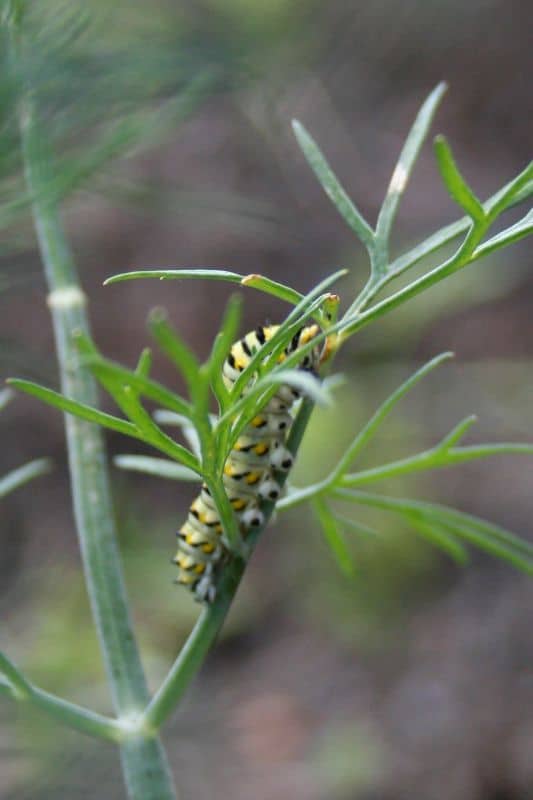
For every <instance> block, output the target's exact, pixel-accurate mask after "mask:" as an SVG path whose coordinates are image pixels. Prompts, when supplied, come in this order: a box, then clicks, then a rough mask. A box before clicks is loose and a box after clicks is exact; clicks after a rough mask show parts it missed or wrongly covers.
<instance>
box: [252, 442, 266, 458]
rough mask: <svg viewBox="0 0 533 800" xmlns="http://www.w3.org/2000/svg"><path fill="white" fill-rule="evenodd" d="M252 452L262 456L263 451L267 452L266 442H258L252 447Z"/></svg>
mask: <svg viewBox="0 0 533 800" xmlns="http://www.w3.org/2000/svg"><path fill="white" fill-rule="evenodd" d="M254 453H255V454H256V455H257V456H264V455H265V453H268V444H266V442H259V443H258V444H256V446H255V447H254Z"/></svg>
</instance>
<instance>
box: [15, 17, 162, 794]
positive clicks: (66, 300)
mask: <svg viewBox="0 0 533 800" xmlns="http://www.w3.org/2000/svg"><path fill="white" fill-rule="evenodd" d="M11 33H12V37H11V45H12V51H11V59H12V64H16V60H17V54H18V48H19V47H20V40H19V39H18V34H17V32H16V31H12V32H11ZM30 92H31V87H30V88H27V89H26V91H25V94H24V95H23V96H22V98H21V100H20V107H19V120H20V134H21V142H22V151H23V158H24V167H25V174H26V180H27V184H28V189H29V191H30V194H31V196H32V198H33V203H32V212H33V217H34V222H35V228H36V232H37V239H38V243H39V249H40V253H41V257H42V261H43V265H44V271H45V276H46V280H47V284H48V288H49V292H50V294H49V298H48V302H49V306H50V309H51V313H52V318H53V323H54V331H55V339H56V348H57V354H58V359H59V366H60V373H61V385H62V390H63V392H64V393H65V394H66V395H67V396H68V397H70V398H72V399H74V400H79V401H83V402H85V403H88V404H90V405H92V406H95V405H96V404H97V391H96V385H95V382H94V380H93V378H92V376H91V374H90V372H89V370H88V369H87V368H86V367H85V366H84V365H83V364H82V363H81V360H80V357H79V353H78V350H77V348H76V346H75V344H74V342H73V334H74V332H75V331H76V330H81V331H83V332H88V327H89V326H88V320H87V315H86V312H85V297H84V294H83V292H82V290H81V288H80V286H79V281H78V277H77V272H76V268H75V264H74V260H73V257H72V253H71V252H70V248H69V245H68V242H67V240H66V237H65V234H64V231H63V228H62V224H61V220H60V214H59V209H58V207H57V205H56V202H55V200H54V198H53V196H50V193H49V192H47V187H48V186H49V185H50V183H49V182H50V181H51V176H53V167H52V163H53V162H52V158H51V153H50V151H49V149H48V147H47V143H46V141H45V135H46V127H45V125H44V124H42V123H41V124H40V123H39V121H38V119H37V116H36V111H35V107H34V104H33V102H32V100H31V99H30V97H31V94H30ZM66 431H67V445H68V453H69V464H70V473H71V483H72V493H73V502H74V512H75V518H76V524H77V530H78V536H79V541H80V548H81V554H82V559H83V565H84V570H85V578H86V582H87V588H88V593H89V597H90V601H91V607H92V612H93V616H94V619H95V623H96V627H97V632H98V636H99V640H100V645H101V648H102V652H103V655H104V661H105V665H106V669H107V674H108V679H109V684H110V688H111V694H112V697H113V702H114V706H115V709H116V711H117V714H118V715H119V717H120V718H126V719H127V718H129V717H131V716H134V715H135V714H138V713H139V712H140V710H141V709H142V708H143V707H144V706H145V705H146V703H147V702H148V698H149V695H148V689H147V686H146V681H145V678H144V673H143V670H142V665H141V661H140V657H139V653H138V650H137V645H136V642H135V636H134V633H133V629H132V625H131V621H130V615H129V608H128V601H127V596H126V591H125V586H124V580H123V576H122V569H121V563H120V557H119V553H118V548H117V544H116V531H115V526H114V516H113V508H112V503H111V496H110V490H109V481H108V475H107V467H106V457H105V448H104V443H103V438H102V435H101V431H100V430H99V428H98V427H97V426H95V425H92V424H90V423H87V422H85V421H82V420H80V419H77V418H75V417H71V416H69V417H67V419H66ZM63 710H64V711H65V709H63ZM58 716H61V714H58ZM121 759H122V767H123V772H124V777H125V782H126V786H127V790H128V794H129V797H130V799H131V800H175V798H176V794H175V791H174V788H173V785H172V778H171V774H170V770H169V767H168V764H167V760H166V756H165V753H164V750H163V748H162V745H161V743H160V741H159V740H158V739H157V738H154V737H151V738H143V737H138V738H137V739H135V740H129V741H128V742H127V743H124V744H123V745H122V747H121Z"/></svg>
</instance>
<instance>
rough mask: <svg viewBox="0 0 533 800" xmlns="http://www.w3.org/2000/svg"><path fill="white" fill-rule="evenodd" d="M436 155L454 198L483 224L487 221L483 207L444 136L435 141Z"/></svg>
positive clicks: (470, 215)
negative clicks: (460, 169)
mask: <svg viewBox="0 0 533 800" xmlns="http://www.w3.org/2000/svg"><path fill="white" fill-rule="evenodd" d="M435 155H436V156H437V163H438V165H439V170H440V174H441V176H442V180H443V181H444V183H445V185H446V188H447V189H448V191H449V193H450V195H451V196H452V198H453V199H454V200H455V202H456V203H457V204H458V205H460V206H461V208H462V209H463V210H464V211H466V213H467V214H468V216H469V217H471V218H472V219H473V220H474V222H482V221H483V220H484V219H485V211H484V209H483V206H482V205H481V203H480V201H479V200H478V198H477V197H476V196H475V194H474V192H473V191H472V189H471V188H470V186H469V185H468V184H467V182H466V181H465V179H464V178H463V176H462V175H461V173H460V171H459V168H458V166H457V164H456V163H455V159H454V157H453V153H452V151H451V148H450V146H449V144H448V142H447V141H446V139H445V138H444V136H437V137H436V139H435Z"/></svg>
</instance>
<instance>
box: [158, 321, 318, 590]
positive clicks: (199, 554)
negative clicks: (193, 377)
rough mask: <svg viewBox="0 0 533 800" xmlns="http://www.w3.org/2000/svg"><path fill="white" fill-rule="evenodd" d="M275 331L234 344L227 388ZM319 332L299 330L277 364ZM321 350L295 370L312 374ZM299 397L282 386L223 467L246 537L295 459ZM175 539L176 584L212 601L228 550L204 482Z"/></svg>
mask: <svg viewBox="0 0 533 800" xmlns="http://www.w3.org/2000/svg"><path fill="white" fill-rule="evenodd" d="M277 330H278V326H277V325H269V326H259V327H258V328H256V330H254V331H250V333H247V334H246V336H244V337H243V338H242V339H239V340H238V341H237V342H235V343H234V344H233V345H232V347H231V350H230V352H229V354H228V356H227V358H226V360H225V362H224V366H223V372H222V377H223V380H224V384H225V386H226V388H227V389H228V390H230V389H231V388H232V387H233V385H234V383H235V382H236V381H237V379H238V377H239V375H240V374H241V372H242V371H243V370H244V369H245V368H246V367H247V365H248V364H249V362H250V359H251V358H252V356H253V355H254V353H256V352H257V350H258V349H259V348H261V347H263V346H264V345H266V344H267V343H268V341H269V340H270V339H271V338H272V336H273V335H274V334H275V332H276V331H277ZM319 333H320V328H319V327H318V325H307V326H305V327H303V328H300V330H299V331H297V332H296V334H295V335H294V336H293V338H292V339H291V341H290V342H289V344H288V345H287V347H286V348H285V350H284V351H283V353H282V354H281V356H280V359H279V360H280V361H283V360H284V359H285V358H286V357H287V356H289V355H290V354H291V353H294V352H296V351H297V350H298V349H299V348H301V347H302V346H303V345H305V344H307V343H308V342H310V341H311V340H312V339H314V338H315V337H316V336H317V335H318V334H319ZM321 352H322V347H321V346H320V345H318V344H317V345H316V346H315V347H313V348H312V349H311V350H308V351H307V353H306V355H305V356H303V357H302V361H301V362H300V364H299V365H298V368H299V369H302V370H305V371H307V372H310V373H312V374H316V373H317V370H318V366H319V364H320V361H321ZM244 393H246V389H244ZM300 394H301V393H300V391H299V390H298V389H296V388H294V387H292V386H289V385H286V384H283V385H281V386H280V387H279V388H278V389H277V391H276V393H275V394H274V395H273V396H272V397H271V398H270V400H269V401H268V403H267V404H266V405H265V406H264V407H263V408H262V409H261V410H260V412H259V413H258V414H256V416H255V417H254V418H253V419H252V420H251V422H250V423H249V424H248V425H247V426H246V427H245V428H244V429H243V431H242V432H241V434H240V436H239V437H238V438H237V440H236V441H235V443H234V445H233V448H232V450H231V452H230V454H229V456H228V458H227V460H226V463H225V465H224V474H223V482H224V488H225V491H226V494H227V496H228V499H229V501H230V504H231V506H232V508H233V510H234V512H235V513H236V514H237V516H238V518H239V523H240V528H241V532H242V534H243V535H244V536H246V534H247V532H248V531H250V529H252V528H254V527H258V526H260V525H262V524H263V522H264V515H263V512H262V511H261V504H262V502H264V501H276V500H277V498H278V497H279V495H280V491H281V489H280V486H279V483H278V482H277V480H276V471H278V470H279V471H282V472H288V471H289V470H290V468H291V467H292V463H293V458H292V455H291V453H290V452H289V451H288V450H287V448H286V447H285V442H286V439H287V435H288V432H289V429H290V426H291V425H292V416H291V414H290V410H291V407H292V406H293V404H294V403H295V402H296V400H297V399H298V398H299V397H300ZM177 537H178V551H177V553H176V557H175V559H174V562H175V563H176V565H177V567H178V577H177V579H176V582H177V583H180V584H182V585H184V586H186V587H187V588H188V589H190V591H192V592H193V594H194V596H195V598H196V599H197V600H199V601H201V602H205V603H212V602H213V600H214V599H215V596H216V591H217V580H218V577H219V574H220V568H221V566H222V565H223V563H224V562H225V560H226V558H227V556H228V555H229V550H228V547H227V545H226V544H225V542H224V539H223V527H222V522H221V519H220V515H219V513H218V511H217V508H216V506H215V503H214V501H213V498H212V497H211V494H210V492H209V489H208V487H207V485H206V484H205V483H204V484H203V485H202V488H201V491H200V494H199V495H198V497H197V498H196V499H195V500H194V502H193V503H192V505H191V507H190V509H189V513H188V516H187V519H186V521H185V523H184V524H183V525H182V526H181V528H180V529H179V530H178V532H177Z"/></svg>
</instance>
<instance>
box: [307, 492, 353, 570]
mask: <svg viewBox="0 0 533 800" xmlns="http://www.w3.org/2000/svg"><path fill="white" fill-rule="evenodd" d="M312 505H313V509H314V511H315V513H316V515H317V517H318V520H319V522H320V526H321V528H322V532H323V534H324V537H325V539H326V542H327V543H328V545H329V547H330V549H331V552H332V553H333V555H334V557H335V560H336V562H337V564H338V565H339V567H340V569H341V570H342V572H344V574H345V575H347V576H348V577H353V576H354V574H355V568H354V564H353V561H352V557H351V555H350V551H349V550H348V547H347V546H346V542H345V541H344V538H343V535H342V530H341V527H340V525H339V523H338V521H337V520H336V519H335V517H334V515H333V514H332V513H331V511H330V510H329V508H328V506H327V505H326V503H325V502H324V501H323V500H321V499H318V498H316V499H315V500H313V503H312Z"/></svg>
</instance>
